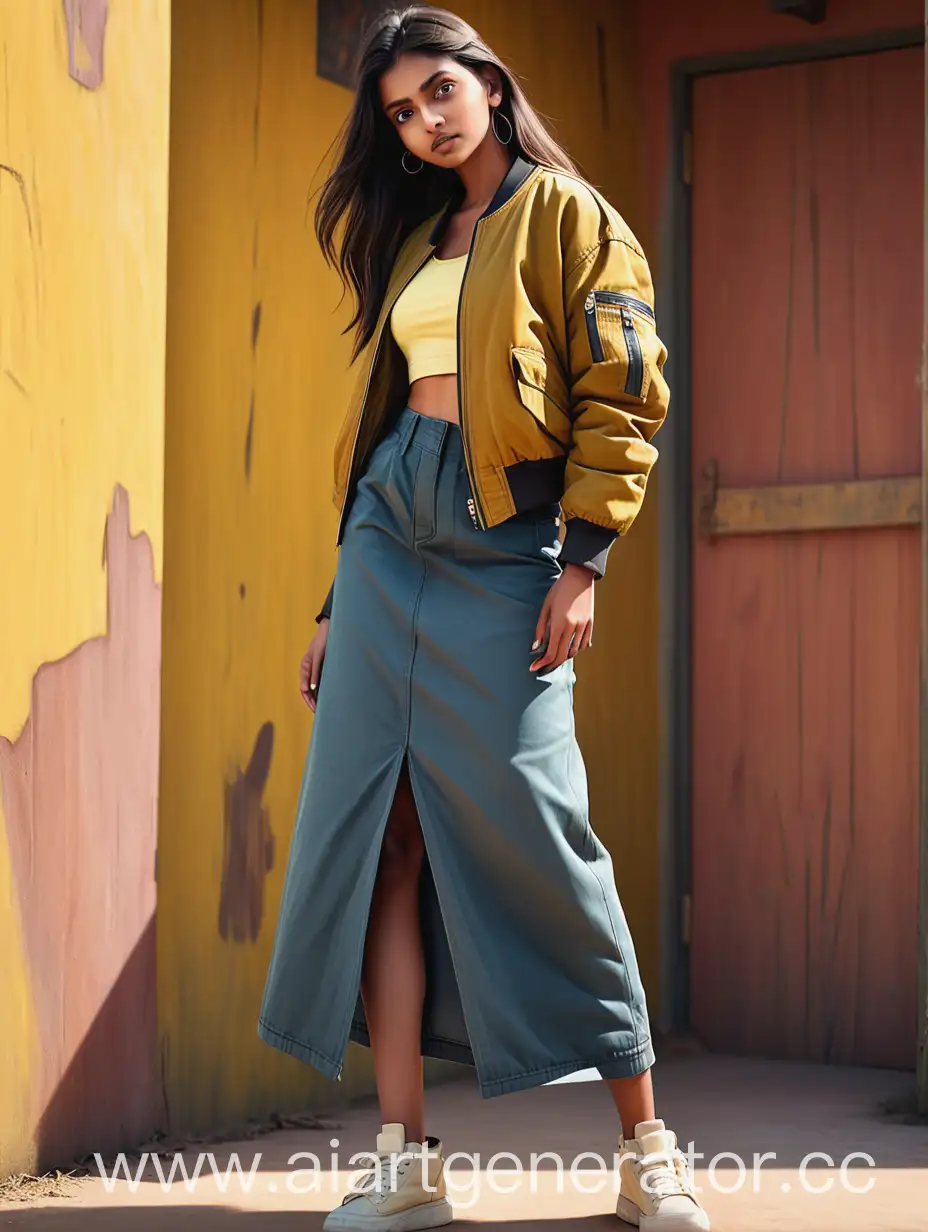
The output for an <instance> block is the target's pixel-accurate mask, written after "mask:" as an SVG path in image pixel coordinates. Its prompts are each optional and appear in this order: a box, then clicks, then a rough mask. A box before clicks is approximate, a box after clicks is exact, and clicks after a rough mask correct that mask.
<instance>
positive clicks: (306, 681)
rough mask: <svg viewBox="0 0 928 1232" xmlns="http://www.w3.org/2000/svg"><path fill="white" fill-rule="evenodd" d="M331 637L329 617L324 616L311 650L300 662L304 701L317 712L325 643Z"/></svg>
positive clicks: (301, 687) (311, 643)
mask: <svg viewBox="0 0 928 1232" xmlns="http://www.w3.org/2000/svg"><path fill="white" fill-rule="evenodd" d="M328 637H329V618H328V616H324V617H323V618H322V620H320V621H319V628H318V629H317V630H316V634H315V636H314V637H313V640H312V641H311V642H310V643H309V650H307V652H306V654H305V655H303V661H302V663H301V664H300V692H301V693H302V694H303V701H304V702H305V703H306V705H307V706H308V707H309V708H310V710H312V711H313V712H314V713H315V710H316V697H317V696H318V692H319V681H320V679H321V677H322V661H323V659H325V644H326V642H327V640H328Z"/></svg>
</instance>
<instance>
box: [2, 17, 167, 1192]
mask: <svg viewBox="0 0 928 1232" xmlns="http://www.w3.org/2000/svg"><path fill="white" fill-rule="evenodd" d="M110 9H111V12H110V17H109V22H108V24H107V29H106V41H105V60H104V80H103V83H102V85H101V86H100V88H99V89H96V90H92V89H87V88H85V87H84V86H82V85H79V84H78V83H77V82H76V81H75V80H73V79H72V78H71V77H70V76H69V72H68V38H67V31H66V27H65V18H64V6H63V5H62V3H61V2H60V0H31V2H29V3H23V2H22V0H0V32H2V55H0V164H2V166H0V526H2V527H3V548H2V551H0V596H2V601H0V647H2V652H0V739H3V738H6V739H7V740H10V741H15V740H16V738H17V737H18V736H19V734H20V731H21V729H22V728H23V725H24V724H25V722H26V720H27V718H28V716H29V710H30V704H31V702H30V696H31V690H32V684H33V678H34V676H35V674H36V672H37V671H38V669H39V668H40V666H41V665H43V664H47V663H49V662H51V661H53V660H57V659H60V658H62V657H63V656H66V655H68V654H69V653H70V652H72V651H74V650H75V648H77V647H78V646H80V644H81V643H83V642H86V641H87V640H88V639H90V638H93V637H95V636H97V635H101V634H104V633H105V632H106V621H107V608H106V601H107V576H106V570H105V568H104V566H103V562H102V546H103V528H104V523H105V519H106V517H107V514H108V513H109V511H110V508H111V505H112V502H113V494H114V489H115V486H116V485H117V484H122V485H123V487H124V488H125V489H126V490H127V491H128V494H129V499H130V502H131V518H132V529H133V531H135V532H138V531H144V532H145V533H147V535H148V536H149V538H150V540H151V543H152V545H153V549H154V559H155V571H156V574H157V575H158V576H159V577H160V570H161V554H162V475H163V394H164V327H165V273H164V271H165V260H166V239H167V151H168V144H167V142H168V63H169V52H170V25H169V18H170V13H169V4H168V0H132V3H131V4H122V5H111V6H110ZM78 57H79V58H78V63H79V64H80V63H85V62H86V59H87V57H86V54H85V53H84V51H83V50H82V49H81V48H78ZM55 978H56V973H55V972H52V971H41V972H35V971H33V972H30V971H29V970H28V968H27V963H26V959H25V950H24V947H23V935H22V920H21V908H20V904H19V903H18V901H17V895H16V892H15V887H14V882H13V876H12V870H11V867H10V860H9V850H8V843H7V831H6V823H5V820H4V816H3V805H2V798H0V987H2V989H3V1012H2V1014H0V1175H3V1174H4V1173H7V1172H15V1171H16V1170H18V1169H21V1168H28V1167H31V1166H32V1163H33V1161H34V1147H35V1124H36V1119H37V1117H38V1116H39V1115H40V1114H41V1111H42V1109H41V1107H38V1106H37V1101H36V1084H37V1072H38V1068H39V1064H40V1058H39V1055H38V1048H37V1034H36V1018H35V1006H34V996H33V989H34V987H35V983H36V981H39V980H53V979H55ZM53 1077H54V1076H53ZM45 1085H46V1087H47V1085H48V1083H47V1082H46V1084H45Z"/></svg>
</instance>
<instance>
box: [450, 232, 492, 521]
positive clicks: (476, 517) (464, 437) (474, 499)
mask: <svg viewBox="0 0 928 1232" xmlns="http://www.w3.org/2000/svg"><path fill="white" fill-rule="evenodd" d="M479 226H480V219H479V218H478V219H477V221H476V223H474V229H473V232H472V233H471V237H470V247H469V248H468V249H467V260H466V261H465V262H464V273H463V274H462V275H461V289H460V291H459V292H458V311H457V322H456V325H455V345H456V347H457V378H458V379H457V386H458V416H459V418H460V421H461V444H462V445H463V446H464V469H465V470H466V471H467V482H468V484H469V485H470V491H471V499H469V500H468V502H467V511H468V513H469V514H470V517H471V521H472V522H473V524H474V526H475V527H476V528H477V530H486V528H487V523H486V518H485V517H484V513H483V507H482V506H481V504H480V493H479V492H478V491H477V485H476V484H475V483H474V473H473V469H472V467H471V462H470V439H469V437H468V425H467V418H466V416H465V414H464V384H463V381H462V379H461V373H462V371H463V368H462V364H461V305H462V304H463V302H464V283H465V282H466V280H467V271H468V268H469V267H470V259H471V257H472V256H473V252H474V242H475V240H476V239H477V228H478V227H479Z"/></svg>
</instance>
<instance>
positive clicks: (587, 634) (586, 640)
mask: <svg viewBox="0 0 928 1232" xmlns="http://www.w3.org/2000/svg"><path fill="white" fill-rule="evenodd" d="M592 640H593V622H592V620H588V621H587V622H586V627H585V628H584V630H583V636H582V637H581V638H580V650H586V648H587V646H589V644H590V643H591V642H592ZM580 650H578V651H577V653H578V654H579V653H580Z"/></svg>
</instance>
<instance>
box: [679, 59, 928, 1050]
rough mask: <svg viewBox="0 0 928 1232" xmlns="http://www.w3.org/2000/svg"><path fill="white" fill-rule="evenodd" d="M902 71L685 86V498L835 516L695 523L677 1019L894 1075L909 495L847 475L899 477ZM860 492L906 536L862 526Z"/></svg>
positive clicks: (906, 337)
mask: <svg viewBox="0 0 928 1232" xmlns="http://www.w3.org/2000/svg"><path fill="white" fill-rule="evenodd" d="M922 74H923V59H922V52H921V50H920V49H916V48H913V49H912V50H901V51H891V52H881V53H878V54H873V55H859V56H853V57H848V58H844V59H835V60H827V61H820V62H817V63H808V64H797V65H791V66H786V67H780V68H772V69H764V70H756V71H746V72H739V73H731V74H725V75H720V76H714V77H706V78H702V79H700V80H699V81H698V82H697V83H696V85H695V92H694V115H693V125H694V127H693V190H692V191H693V232H692V246H693V247H692V256H693V300H692V314H693V315H692V346H693V403H692V414H693V424H692V443H693V452H692V462H693V480H694V485H695V487H696V489H697V492H701V493H702V494H703V496H702V499H703V501H704V504H705V505H706V509H707V510H708V511H710V512H711V506H712V500H713V497H712V494H711V491H707V489H706V486H705V485H706V481H705V479H704V472H705V468H706V467H707V464H709V463H710V462H711V461H712V460H715V461H716V463H717V482H718V485H719V489H720V490H719V492H718V493H717V495H716V497H715V500H716V502H718V501H719V500H720V499H722V498H724V496H725V494H726V492H725V490H726V489H727V488H732V487H734V488H748V489H757V488H764V487H766V486H768V485H817V486H816V487H815V488H814V489H813V490H807V491H805V492H799V493H798V494H796V493H795V491H794V492H793V495H794V496H795V500H794V508H793V509H792V513H790V511H789V509H788V508H787V509H786V513H785V514H784V512H783V507H781V508H780V511H779V514H778V516H780V517H781V519H783V521H782V524H784V525H797V526H803V525H808V524H809V522H810V516H809V510H810V509H812V508H813V507H814V506H815V505H818V506H820V510H821V509H823V510H825V514H824V517H823V518H822V517H821V516H820V517H819V523H820V524H821V523H822V521H823V522H824V525H826V526H829V527H830V526H832V525H833V524H834V523H836V522H840V521H841V520H842V518H843V519H844V520H845V523H846V524H850V525H852V526H854V528H852V529H823V530H816V529H812V530H809V529H796V530H790V531H789V532H787V533H771V532H770V531H769V530H768V532H767V533H744V532H747V531H750V530H752V529H756V520H757V516H758V509H761V510H762V509H763V507H764V499H765V496H764V494H763V493H762V494H761V499H760V502H759V503H758V501H756V500H755V499H754V496H753V495H752V496H749V497H748V498H746V500H745V501H744V502H742V506H741V511H740V514H739V516H740V517H741V518H742V519H743V524H742V525H741V532H742V533H736V534H731V535H727V534H726V535H721V536H719V537H718V538H716V539H715V540H714V541H710V540H709V539H707V538H706V537H705V535H704V533H703V532H702V530H701V529H700V527H699V526H698V525H697V526H696V528H695V530H694V542H693V553H694V556H693V639H692V654H693V710H692V723H693V782H692V904H691V990H692V992H691V996H692V1002H691V1012H692V1024H693V1029H694V1031H695V1033H696V1034H697V1035H698V1036H699V1037H700V1038H702V1039H703V1040H704V1041H705V1042H706V1044H707V1045H708V1046H709V1047H710V1048H713V1049H718V1050H724V1051H729V1052H735V1053H744V1054H754V1055H760V1056H770V1057H790V1058H801V1059H809V1060H821V1061H830V1062H847V1063H854V1064H862V1065H885V1066H898V1067H902V1068H912V1067H914V1063H915V980H916V935H917V921H916V876H917V867H916V866H917V829H918V804H917V793H918V678H919V671H918V655H919V637H918V628H919V598H918V596H919V530H918V527H917V525H914V524H912V521H913V513H912V500H911V497H912V495H913V492H914V493H915V495H916V497H917V486H916V487H914V488H913V486H912V484H910V485H909V486H908V488H907V489H906V485H904V484H901V485H900V484H895V485H893V484H889V485H883V489H882V495H881V494H880V493H879V492H878V493H876V494H874V493H873V492H872V491H871V490H870V489H868V488H866V486H865V485H864V486H861V485H860V484H859V483H856V481H862V480H868V479H882V478H893V477H905V476H916V475H917V474H918V472H919V468H920V388H919V367H920V345H921V328H922V273H921V271H922V218H923V213H922V208H923V205H922V186H921V185H922V167H923V120H922ZM839 481H843V482H846V481H855V486H852V487H848V488H846V489H844V490H843V491H841V490H836V489H834V488H829V487H827V485H829V484H835V483H837V482H839ZM887 493H888V494H889V495H888V496H887ZM906 493H907V497H908V503H906V499H903V497H905V496H906ZM755 495H756V494H755ZM789 495H790V494H789V493H787V494H786V496H787V497H788V496H789ZM767 496H769V491H768V492H767ZM877 498H879V499H881V500H882V502H883V506H884V508H885V507H886V506H887V502H888V506H889V508H890V516H889V518H888V520H889V521H890V522H896V523H904V522H905V521H906V519H908V521H909V524H907V525H906V524H897V525H888V526H882V527H877V526H872V525H864V526H862V525H860V523H861V522H866V521H867V520H868V518H871V520H872V517H873V512H872V511H873V508H874V500H875V499H877ZM781 504H782V502H781ZM788 505H789V501H788V500H787V501H786V502H785V506H788ZM785 506H784V507H785ZM916 506H917V500H916ZM717 507H718V506H717ZM855 509H856V514H855V512H854V511H855ZM842 510H843V513H842ZM848 510H850V513H848ZM868 510H869V512H868ZM829 511H830V512H829ZM861 511H863V512H861ZM915 516H917V515H915ZM797 519H798V521H797ZM803 519H805V520H804V521H803ZM855 523H856V525H855Z"/></svg>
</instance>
